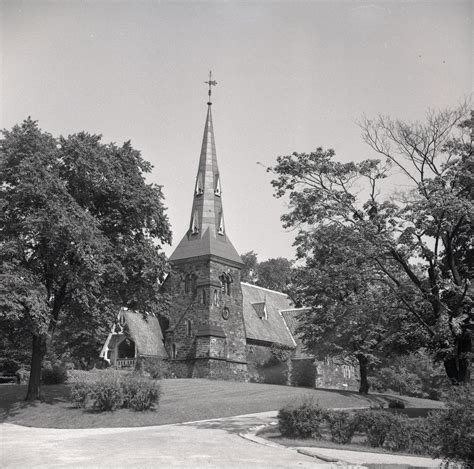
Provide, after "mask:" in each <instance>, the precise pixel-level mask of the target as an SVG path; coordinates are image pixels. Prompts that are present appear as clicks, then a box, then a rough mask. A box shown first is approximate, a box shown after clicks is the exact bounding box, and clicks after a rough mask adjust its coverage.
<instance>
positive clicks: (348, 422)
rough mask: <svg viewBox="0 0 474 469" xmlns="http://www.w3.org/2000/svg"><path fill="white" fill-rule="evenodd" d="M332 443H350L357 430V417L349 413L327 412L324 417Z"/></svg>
mask: <svg viewBox="0 0 474 469" xmlns="http://www.w3.org/2000/svg"><path fill="white" fill-rule="evenodd" d="M326 419H327V421H328V422H329V430H330V431H331V440H332V441H334V443H339V444H347V443H350V442H351V440H352V437H353V435H354V433H355V431H356V429H357V424H358V420H357V416H356V415H355V414H353V413H349V412H341V411H328V414H327V416H326Z"/></svg>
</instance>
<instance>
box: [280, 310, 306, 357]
mask: <svg viewBox="0 0 474 469" xmlns="http://www.w3.org/2000/svg"><path fill="white" fill-rule="evenodd" d="M309 310H310V309H309V308H289V309H284V310H282V311H280V313H281V315H282V317H283V319H284V321H285V324H286V325H287V326H288V329H289V330H290V332H291V334H292V336H293V339H294V340H295V342H296V351H295V357H294V358H314V357H313V356H312V355H310V354H308V353H306V352H304V351H303V343H302V342H301V339H300V338H299V337H298V334H297V333H296V330H297V329H298V326H299V318H298V316H299V315H300V314H302V313H304V312H305V311H309Z"/></svg>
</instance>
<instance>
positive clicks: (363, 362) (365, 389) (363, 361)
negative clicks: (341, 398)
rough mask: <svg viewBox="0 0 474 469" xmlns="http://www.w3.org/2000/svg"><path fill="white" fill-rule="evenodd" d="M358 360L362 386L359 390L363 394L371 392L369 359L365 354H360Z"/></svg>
mask: <svg viewBox="0 0 474 469" xmlns="http://www.w3.org/2000/svg"><path fill="white" fill-rule="evenodd" d="M357 360H358V361H359V371H360V387H359V392H360V393H361V394H369V388H370V384H369V380H368V379H367V365H368V360H367V357H365V356H364V355H358V356H357Z"/></svg>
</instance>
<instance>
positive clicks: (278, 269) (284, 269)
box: [256, 257, 293, 293]
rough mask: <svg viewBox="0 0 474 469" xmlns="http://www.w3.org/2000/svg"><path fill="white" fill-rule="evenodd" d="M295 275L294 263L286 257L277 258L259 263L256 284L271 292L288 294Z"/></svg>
mask: <svg viewBox="0 0 474 469" xmlns="http://www.w3.org/2000/svg"><path fill="white" fill-rule="evenodd" d="M292 275H293V263H292V262H291V261H290V260H288V259H286V258H285V257H276V258H273V259H268V260H266V261H263V262H259V263H258V265H257V282H256V284H257V285H259V286H261V287H264V288H269V289H270V290H276V291H281V292H283V293H288V287H289V285H290V283H291V279H292Z"/></svg>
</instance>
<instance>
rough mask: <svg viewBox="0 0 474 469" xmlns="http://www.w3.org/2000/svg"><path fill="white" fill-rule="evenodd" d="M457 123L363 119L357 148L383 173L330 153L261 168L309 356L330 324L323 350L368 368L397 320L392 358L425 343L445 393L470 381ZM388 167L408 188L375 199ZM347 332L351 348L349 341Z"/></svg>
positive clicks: (468, 195) (465, 160) (466, 239)
mask: <svg viewBox="0 0 474 469" xmlns="http://www.w3.org/2000/svg"><path fill="white" fill-rule="evenodd" d="M467 112H468V108H467V106H461V107H460V108H458V109H455V110H448V111H444V112H439V113H435V112H430V113H428V115H427V119H426V123H424V124H421V123H414V124H407V123H405V122H402V121H394V120H392V119H390V118H387V117H383V116H379V117H378V118H377V119H374V120H369V119H364V120H363V121H362V122H361V124H360V126H361V129H362V132H363V138H364V140H365V141H366V143H367V144H368V145H369V146H370V147H371V148H372V149H373V150H374V151H375V152H376V153H377V154H378V155H379V156H382V157H383V158H384V160H385V162H381V161H380V160H377V159H368V160H365V161H362V162H357V163H356V162H349V163H341V162H338V161H335V153H334V151H333V150H323V149H322V148H317V149H316V151H315V152H312V153H309V154H308V153H300V154H298V153H293V154H292V155H288V156H280V157H278V159H277V164H276V166H275V167H273V168H270V169H269V170H270V171H272V172H273V174H274V175H275V176H276V179H275V180H274V181H272V184H273V186H274V188H275V195H276V196H277V197H282V196H284V195H288V196H289V203H290V212H289V213H287V214H285V215H283V217H282V221H283V225H284V226H285V227H297V228H298V229H299V234H298V236H297V238H296V246H297V256H298V257H299V258H300V259H304V260H305V262H306V266H305V269H302V271H301V274H300V276H299V277H297V278H296V280H295V289H296V293H295V296H300V297H301V298H302V299H303V302H304V304H305V305H308V306H312V307H313V313H312V314H310V315H308V316H307V318H306V319H305V324H304V326H303V328H302V331H301V332H302V334H303V338H304V341H305V343H306V345H307V346H308V348H318V346H319V345H318V344H320V342H321V341H320V338H321V336H322V335H323V334H324V330H323V329H324V323H325V322H329V323H332V324H339V325H340V327H339V328H338V329H337V330H336V331H335V332H334V334H333V335H332V337H331V338H330V339H329V340H328V342H331V343H334V344H336V346H337V347H339V349H340V350H339V351H343V352H346V353H354V350H355V349H354V345H356V346H357V350H358V351H357V352H356V353H358V355H359V356H362V357H364V359H365V360H369V361H370V360H373V359H374V358H377V357H376V356H373V355H374V354H373V351H374V349H373V348H372V344H373V342H374V341H378V340H381V341H386V340H387V339H388V336H392V332H391V331H390V325H391V324H392V321H393V320H396V321H397V322H398V323H399V325H400V327H405V330H404V331H403V332H402V333H400V334H398V336H397V337H393V339H396V340H392V345H393V346H394V347H395V346H396V347H398V351H399V352H406V351H407V350H409V349H410V346H411V345H416V344H417V343H418V344H422V343H424V344H426V345H427V346H428V347H429V348H430V350H431V351H432V352H433V353H434V354H435V355H436V358H438V359H441V360H443V361H444V364H445V368H446V373H447V375H448V376H449V378H450V379H451V380H452V381H453V382H459V381H466V380H468V379H469V372H468V368H469V363H470V358H469V357H470V352H471V341H472V338H471V334H472V332H471V328H472V322H473V312H472V303H473V297H472V289H471V288H470V280H469V279H470V277H471V276H472V265H474V264H473V262H472V260H473V252H474V251H473V246H472V239H473V236H472V226H473V224H472V214H473V213H474V203H473V190H472V188H473V187H474V185H473V181H474V162H473V155H472V148H471V142H470V135H469V132H470V131H472V127H473V121H472V119H471V120H469V119H468V118H467V117H468V116H467ZM394 168H395V169H396V170H397V171H398V172H399V173H400V172H401V173H402V174H403V176H404V178H405V180H406V182H407V184H408V185H410V188H409V190H406V191H405V192H404V193H400V194H398V196H397V197H395V196H392V197H391V198H388V197H385V199H384V198H382V195H383V192H382V184H384V180H385V179H386V178H387V177H389V176H390V173H391V172H392V170H393V169H394ZM384 195H385V196H386V195H387V194H384ZM339 289H341V290H342V292H341V294H340V295H338V291H339ZM364 304H367V306H368V307H367V310H368V312H369V316H371V317H372V321H371V322H373V324H374V325H375V326H376V327H375V330H374V328H372V327H369V329H368V330H367V332H368V335H366V334H365V333H364V332H363V329H362V328H361V329H360V331H358V330H357V326H360V320H361V315H360V314H359V313H358V312H360V311H361V308H362V306H363V305H364ZM377 305H379V319H377V308H376V307H377ZM322 316H325V317H324V319H323V318H322ZM354 326H356V328H355V330H354ZM327 330H328V331H329V330H330V329H329V328H327ZM345 330H351V331H352V332H355V335H356V337H357V340H355V341H347V340H346V337H345V336H344V334H343V331H345ZM338 332H339V334H338ZM361 334H362V335H361ZM387 334H388V335H387ZM346 344H347V346H346ZM326 352H328V353H329V352H330V351H329V350H327V351H326ZM336 352H338V351H337V350H335V349H334V350H333V351H332V353H336ZM321 353H322V351H321ZM361 374H362V373H361Z"/></svg>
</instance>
